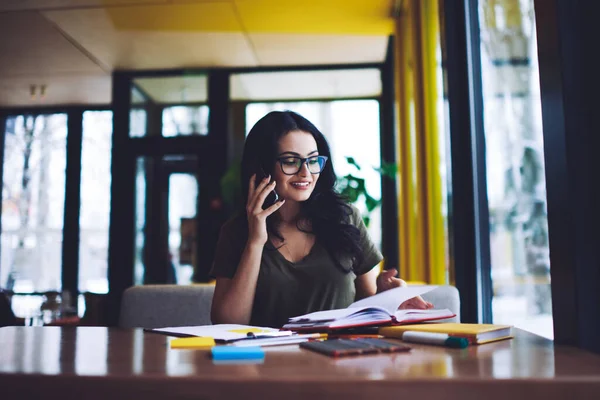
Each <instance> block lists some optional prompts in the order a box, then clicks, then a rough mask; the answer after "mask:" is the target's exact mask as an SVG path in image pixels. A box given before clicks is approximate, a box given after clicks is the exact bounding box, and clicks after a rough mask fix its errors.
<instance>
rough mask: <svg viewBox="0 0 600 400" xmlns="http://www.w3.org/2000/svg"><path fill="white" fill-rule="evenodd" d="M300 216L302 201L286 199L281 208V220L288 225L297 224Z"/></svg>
mask: <svg viewBox="0 0 600 400" xmlns="http://www.w3.org/2000/svg"><path fill="white" fill-rule="evenodd" d="M299 217H300V203H298V202H295V201H289V200H288V201H286V202H285V204H284V205H282V206H281V207H280V208H279V218H280V219H281V222H282V223H284V224H287V225H291V224H296V221H298V218H299Z"/></svg>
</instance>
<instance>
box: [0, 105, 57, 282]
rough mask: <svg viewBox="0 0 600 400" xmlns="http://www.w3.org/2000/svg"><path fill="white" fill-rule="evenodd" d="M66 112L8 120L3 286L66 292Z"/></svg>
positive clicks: (10, 118)
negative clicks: (63, 267) (63, 271)
mask: <svg viewBox="0 0 600 400" xmlns="http://www.w3.org/2000/svg"><path fill="white" fill-rule="evenodd" d="M66 138H67V116H66V114H53V115H19V116H15V117H9V118H8V119H7V123H6V127H5V136H4V146H5V148H4V165H3V167H4V171H3V176H2V182H3V186H2V235H1V250H0V252H1V257H2V259H1V268H0V286H2V287H3V288H6V289H8V290H13V291H15V292H21V293H27V292H43V291H48V290H57V291H60V290H61V286H62V284H61V264H62V230H63V219H64V206H65V167H66Z"/></svg>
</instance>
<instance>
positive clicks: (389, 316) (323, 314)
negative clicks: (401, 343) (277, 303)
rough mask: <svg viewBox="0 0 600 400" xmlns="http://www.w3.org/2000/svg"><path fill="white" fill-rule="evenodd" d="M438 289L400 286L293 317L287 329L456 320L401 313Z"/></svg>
mask: <svg viewBox="0 0 600 400" xmlns="http://www.w3.org/2000/svg"><path fill="white" fill-rule="evenodd" d="M433 289H435V286H433V287H432V286H408V287H399V288H395V289H391V290H387V291H385V292H382V293H379V294H376V295H374V296H370V297H367V298H365V299H362V300H359V301H357V302H354V303H352V304H350V306H348V308H342V309H337V310H327V311H317V312H313V313H310V314H305V315H300V316H298V317H293V318H290V319H289V321H288V323H287V324H285V325H284V326H283V329H288V330H292V331H323V330H334V329H344V328H353V327H358V326H370V325H397V324H409V323H415V322H422V321H433V320H439V319H445V318H452V317H454V316H455V314H454V313H453V312H452V311H450V310H448V309H439V310H438V309H432V310H416V309H409V310H398V307H399V306H400V304H402V303H404V302H405V301H406V300H408V299H411V298H413V297H415V296H420V295H422V294H423V293H427V292H429V291H430V290H433Z"/></svg>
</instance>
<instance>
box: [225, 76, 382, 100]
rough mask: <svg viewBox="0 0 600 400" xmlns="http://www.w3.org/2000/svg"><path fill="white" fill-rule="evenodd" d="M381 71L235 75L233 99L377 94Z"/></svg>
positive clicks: (379, 91)
mask: <svg viewBox="0 0 600 400" xmlns="http://www.w3.org/2000/svg"><path fill="white" fill-rule="evenodd" d="M379 95H381V73H380V72H379V69H376V68H366V69H346V70H333V71H289V72H287V71H286V72H260V73H244V74H234V75H232V76H231V98H232V99H233V100H248V101H261V100H263V101H266V100H290V99H294V100H300V99H334V98H351V97H376V96H379Z"/></svg>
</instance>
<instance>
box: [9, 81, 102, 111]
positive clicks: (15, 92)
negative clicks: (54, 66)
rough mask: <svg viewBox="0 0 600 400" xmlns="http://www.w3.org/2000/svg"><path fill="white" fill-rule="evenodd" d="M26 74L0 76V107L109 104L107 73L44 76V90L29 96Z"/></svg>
mask: <svg viewBox="0 0 600 400" xmlns="http://www.w3.org/2000/svg"><path fill="white" fill-rule="evenodd" d="M31 82H32V80H31V79H30V78H29V77H15V78H11V79H0V106H23V107H37V106H49V105H60V104H109V103H110V100H111V77H110V76H109V75H69V76H55V77H49V78H47V79H44V80H43V82H44V84H45V85H46V93H45V95H44V97H43V98H42V97H41V96H40V95H39V86H38V88H37V90H36V95H35V96H33V97H32V96H31V92H30V85H31Z"/></svg>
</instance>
